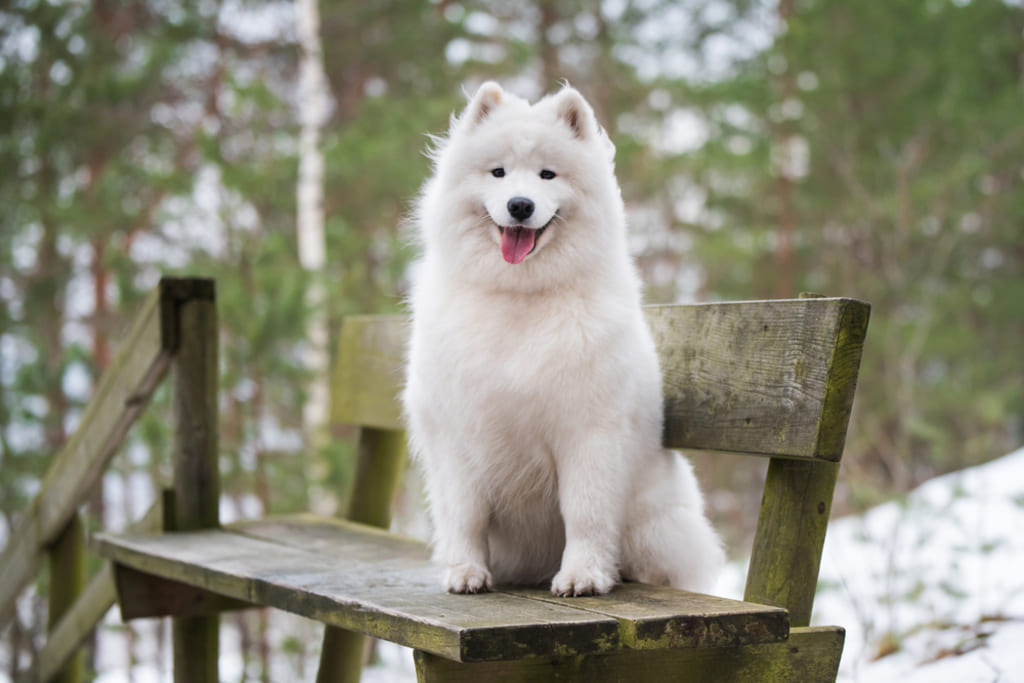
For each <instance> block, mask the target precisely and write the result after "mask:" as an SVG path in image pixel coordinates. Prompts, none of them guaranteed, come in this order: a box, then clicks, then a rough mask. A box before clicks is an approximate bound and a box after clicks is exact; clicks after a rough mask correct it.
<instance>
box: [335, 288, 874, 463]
mask: <svg viewBox="0 0 1024 683" xmlns="http://www.w3.org/2000/svg"><path fill="white" fill-rule="evenodd" d="M869 310H870V309H869V307H868V305H867V304H864V303H862V302H860V301H856V300H853V299H826V298H816V299H810V298H809V299H784V300H777V301H744V302H738V303H713V304H694V305H668V306H648V307H646V308H645V313H646V315H647V322H648V324H649V325H650V327H651V331H652V333H653V335H654V340H655V343H656V345H657V348H658V354H659V356H660V360H661V369H662V374H663V377H664V393H665V437H664V442H665V445H666V446H669V447H671V448H680V449H692V450H701V451H731V452H736V453H747V454H753V455H766V456H781V457H791V458H820V459H825V460H832V461H837V460H839V458H840V456H841V454H842V449H843V442H844V440H845V437H846V424H847V422H848V420H849V416H850V408H851V405H852V402H853V393H854V389H855V387H856V379H857V370H858V367H859V365H860V351H861V346H862V344H863V340H864V333H865V331H866V329H867V320H868V312H869ZM407 322H408V321H407V319H406V318H405V317H404V316H398V315H370V316H351V317H348V318H346V319H345V322H344V325H343V326H342V330H341V339H340V344H339V353H338V363H337V369H336V375H335V378H334V380H335V381H334V387H335V391H334V393H333V396H334V402H333V411H332V412H333V415H332V416H333V419H334V421H335V422H336V423H339V424H351V425H361V426H369V427H376V428H378V429H389V430H391V429H402V428H403V427H402V420H401V408H400V406H399V402H398V398H397V394H398V391H399V389H400V387H401V382H402V372H403V370H402V364H403V355H404V352H405V345H406V342H407V339H408V329H407Z"/></svg>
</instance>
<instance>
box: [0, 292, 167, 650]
mask: <svg viewBox="0 0 1024 683" xmlns="http://www.w3.org/2000/svg"><path fill="white" fill-rule="evenodd" d="M164 305H165V304H164V299H163V298H162V293H161V291H160V290H159V289H157V290H154V291H153V293H152V294H150V296H149V297H147V298H146V300H145V301H144V302H143V304H142V306H141V308H140V310H139V312H138V313H137V314H136V315H135V318H134V319H133V322H132V324H131V327H130V329H129V330H128V333H127V334H126V335H125V337H124V341H122V342H121V344H120V346H119V347H118V351H117V355H116V356H115V357H114V360H113V361H112V362H111V364H110V367H108V368H107V370H106V372H104V373H103V376H102V377H101V379H100V382H99V385H98V386H97V388H96V390H95V392H93V395H92V396H91V397H90V399H89V403H88V405H87V406H86V409H85V412H84V413H83V414H82V417H81V419H80V420H79V422H78V426H77V428H76V429H75V433H74V434H73V435H72V436H71V438H70V439H68V442H67V443H66V444H65V445H64V447H63V448H62V449H61V451H60V452H59V453H58V454H57V455H56V456H55V458H54V461H53V464H52V465H50V467H49V469H48V470H47V472H46V476H45V477H44V479H43V483H42V486H41V488H40V491H39V493H38V494H37V495H36V497H35V498H34V499H33V501H32V502H31V503H30V504H29V505H28V507H27V508H26V510H25V512H24V513H23V514H22V516H21V519H20V520H19V522H18V524H17V526H16V527H15V530H14V532H13V533H12V534H11V536H10V540H9V542H8V543H7V545H6V547H5V548H4V550H3V554H2V555H0V630H2V629H3V628H4V627H5V626H6V625H7V623H9V621H10V617H11V615H12V611H11V610H12V607H13V605H14V600H15V599H16V598H17V596H18V594H19V593H20V592H21V591H22V590H23V589H24V588H25V587H26V586H27V585H28V584H29V582H30V581H31V580H32V578H33V577H34V576H35V575H36V573H37V572H38V571H39V568H40V566H41V562H42V552H43V549H44V548H45V547H46V546H48V545H49V544H50V543H53V542H54V540H55V539H56V538H57V535H58V534H59V533H60V532H61V530H62V529H63V528H64V527H65V526H66V525H67V524H68V522H69V521H70V520H71V517H72V516H73V515H74V514H75V511H76V509H77V508H78V506H79V504H80V503H81V501H82V500H84V498H85V496H86V495H87V494H88V493H89V492H90V490H91V489H92V488H93V487H94V486H95V485H96V482H98V481H99V479H100V476H101V475H102V473H103V470H104V469H105V468H106V466H107V464H108V463H109V462H110V459H111V458H112V457H113V456H114V454H115V453H116V452H117V448H118V447H119V446H120V444H121V441H122V440H123V438H124V435H125V434H126V433H127V431H128V428H129V427H131V425H132V424H133V423H134V422H135V419H136V418H137V417H138V416H139V414H140V413H141V412H142V410H143V409H144V408H145V406H146V404H147V403H148V402H149V398H150V396H152V394H153V391H154V390H155V389H156V387H157V385H158V384H159V382H160V380H162V379H163V377H164V375H165V373H166V371H167V368H168V366H169V364H170V361H171V357H172V349H171V348H169V347H168V346H167V345H166V344H165V343H164V336H165V331H164V330H163V329H162V320H163V317H164V311H163V308H164Z"/></svg>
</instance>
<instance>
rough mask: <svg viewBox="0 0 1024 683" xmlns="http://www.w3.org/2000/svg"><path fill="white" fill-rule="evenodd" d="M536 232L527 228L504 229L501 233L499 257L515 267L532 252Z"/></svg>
mask: <svg viewBox="0 0 1024 683" xmlns="http://www.w3.org/2000/svg"><path fill="white" fill-rule="evenodd" d="M536 239H537V231H536V230H530V229H529V228H505V229H504V230H502V231H501V255H502V256H503V257H505V260H506V261H508V262H509V263H511V264H513V265H515V264H516V263H521V262H522V260H523V259H524V258H526V255H527V254H529V253H530V251H532V250H533V243H534V242H535V241H536Z"/></svg>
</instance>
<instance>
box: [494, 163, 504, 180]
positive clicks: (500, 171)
mask: <svg viewBox="0 0 1024 683" xmlns="http://www.w3.org/2000/svg"><path fill="white" fill-rule="evenodd" d="M491 175H492V176H494V177H495V178H504V177H505V169H503V168H502V167H501V166H499V167H498V168H492V169H491Z"/></svg>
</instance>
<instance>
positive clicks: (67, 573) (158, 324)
mask: <svg viewBox="0 0 1024 683" xmlns="http://www.w3.org/2000/svg"><path fill="white" fill-rule="evenodd" d="M168 371H170V372H171V374H172V375H173V377H174V415H175V417H174V422H175V424H174V425H173V427H174V434H175V446H174V463H175V465H174V489H173V496H174V499H175V500H176V501H177V504H175V505H173V506H170V507H171V508H173V510H171V509H165V505H164V504H163V500H164V498H161V499H160V500H158V501H157V503H155V504H154V507H153V508H152V509H151V510H150V512H149V513H147V515H146V516H145V518H144V519H143V520H142V521H141V522H140V523H139V525H137V526H144V527H148V528H160V527H166V526H169V525H173V526H174V527H175V528H179V529H198V528H204V527H209V526H216V525H217V523H218V519H217V501H218V497H219V493H220V487H219V480H218V477H217V471H216V463H217V458H216V449H217V430H216V424H217V422H216V420H217V314H216V302H215V288H214V282H213V280H209V279H201V278H164V279H162V280H161V281H160V285H159V287H157V288H156V289H155V290H154V291H153V292H152V294H150V296H149V297H148V298H147V299H146V300H145V303H144V304H143V305H142V309H141V310H140V311H139V313H138V314H137V315H136V317H135V319H134V321H133V323H132V325H131V328H130V330H129V332H128V334H127V335H126V337H125V339H124V341H123V342H122V343H121V345H120V348H119V350H118V353H117V356H116V357H115V359H114V361H113V362H112V363H111V365H110V367H109V368H108V369H107V370H106V372H105V373H104V374H103V377H102V378H101V380H100V383H99V386H98V387H97V388H96V391H95V392H94V394H93V396H92V397H91V399H90V400H89V403H88V406H87V407H86V410H85V412H84V414H83V415H82V418H81V420H80V421H79V424H78V427H77V429H76V430H75V433H74V434H73V435H72V437H71V438H70V439H69V440H68V442H67V444H66V445H65V446H64V447H63V448H62V449H61V451H60V452H59V453H58V454H57V455H56V457H55V458H54V461H53V464H52V465H51V466H50V468H49V470H48V471H47V473H46V476H45V477H44V479H43V483H42V486H41V488H40V491H39V493H38V494H37V495H36V497H35V499H33V501H32V503H31V504H30V505H29V506H28V508H27V509H26V510H25V512H24V513H23V514H22V516H21V518H20V519H19V520H18V522H17V524H16V526H15V529H14V532H13V533H12V535H11V536H10V538H9V539H8V542H7V545H6V547H5V548H4V550H3V553H2V554H0V630H2V629H4V628H6V626H7V625H8V624H9V623H10V622H11V620H12V618H13V617H14V614H15V610H16V607H17V605H16V602H17V599H18V596H19V595H20V594H21V592H22V591H23V590H25V588H27V587H28V585H29V584H30V583H31V582H32V580H33V579H34V578H35V576H36V575H37V574H38V573H39V571H40V570H41V569H42V565H43V563H44V562H45V561H46V560H47V558H48V559H49V562H48V564H49V571H50V591H49V620H48V639H47V642H46V644H45V645H44V647H43V649H42V651H41V653H40V657H39V658H38V661H39V664H38V666H37V668H36V669H35V670H34V671H32V672H31V673H30V674H29V678H30V680H40V681H48V680H53V679H54V678H56V677H57V676H60V678H61V680H64V681H75V680H81V676H82V672H81V670H82V663H81V658H80V657H79V658H78V659H77V661H76V657H75V653H76V651H77V650H78V648H79V645H80V644H81V642H82V641H83V640H84V639H85V638H86V636H88V634H89V633H90V632H91V631H92V630H93V629H94V628H95V627H96V624H97V623H98V622H99V620H100V619H101V618H102V617H103V615H104V614H105V613H106V612H107V610H109V609H110V607H111V606H112V605H113V604H114V602H115V591H114V584H113V578H112V574H111V572H110V569H109V567H104V568H103V570H101V571H100V572H99V573H98V574H97V575H96V576H95V577H93V578H92V580H91V581H90V582H89V583H88V585H86V583H85V576H84V565H85V563H84V540H83V526H82V523H81V519H80V517H79V513H78V509H79V507H81V505H82V504H83V502H84V501H85V500H86V499H87V497H88V496H89V495H90V493H91V492H92V491H93V489H94V488H95V486H96V485H97V483H98V482H99V481H100V479H101V477H102V476H103V472H104V471H105V470H106V468H107V466H108V465H109V463H110V461H111V459H112V458H113V456H114V454H115V453H116V452H117V450H118V447H119V446H120V445H121V442H122V441H123V439H124V436H125V434H126V433H127V432H128V429H129V428H130V427H131V426H132V424H133V423H134V422H135V420H136V419H138V417H139V415H140V414H141V413H142V411H143V410H144V409H145V407H146V405H147V404H148V403H149V400H150V398H151V397H152V395H153V392H154V391H155V390H156V388H157V387H158V386H159V385H160V383H161V382H162V381H163V379H164V378H165V377H166V375H167V373H168ZM165 517H167V519H165ZM216 630H217V621H216V617H202V618H198V619H196V618H193V619H190V620H188V621H187V623H176V624H175V635H176V637H175V651H176V655H175V664H176V667H175V668H176V669H178V668H179V667H178V660H179V656H178V654H177V652H178V650H179V648H181V649H182V651H185V650H186V649H187V651H188V653H189V656H188V661H189V663H190V667H195V666H199V667H209V666H214V667H215V666H216V647H217V643H216V637H217V634H216ZM211 646H212V649H211ZM211 652H212V654H208V653H211ZM182 660H184V658H183V657H182ZM209 660H212V661H209ZM180 668H182V670H183V671H185V670H186V669H185V668H184V667H180ZM176 675H177V674H176ZM214 678H215V676H214ZM179 680H182V679H179ZM184 680H187V679H184ZM195 680H199V679H198V677H197V678H196V679H195ZM206 680H212V679H209V678H208V679H206Z"/></svg>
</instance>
